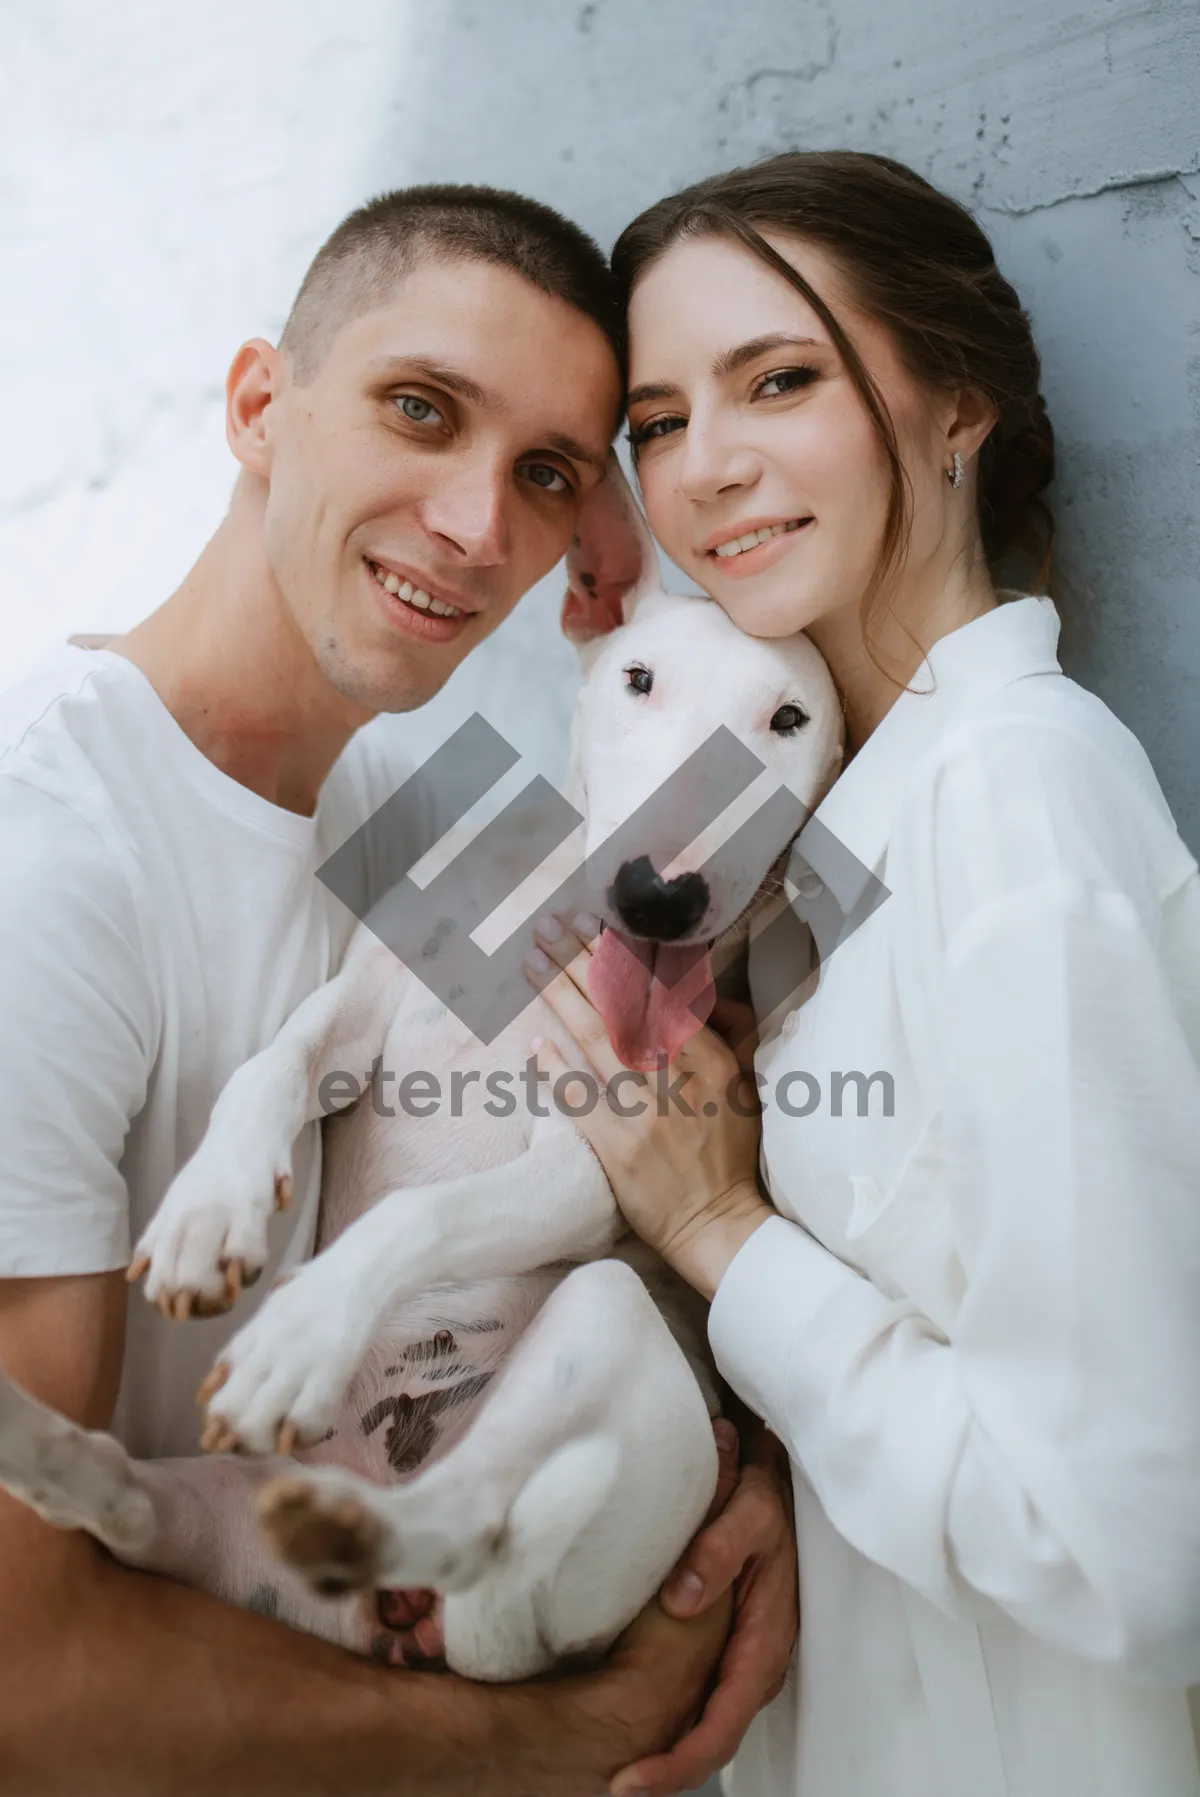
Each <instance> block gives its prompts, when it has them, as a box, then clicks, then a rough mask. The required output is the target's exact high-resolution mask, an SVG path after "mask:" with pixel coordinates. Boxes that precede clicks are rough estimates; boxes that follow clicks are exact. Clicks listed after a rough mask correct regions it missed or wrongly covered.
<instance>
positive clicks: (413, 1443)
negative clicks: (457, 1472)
mask: <svg viewBox="0 0 1200 1797" xmlns="http://www.w3.org/2000/svg"><path fill="white" fill-rule="evenodd" d="M491 1379H492V1375H491V1374H490V1373H477V1374H475V1375H474V1376H473V1377H472V1378H469V1379H464V1380H462V1382H461V1383H460V1384H458V1385H455V1386H451V1387H450V1388H449V1389H448V1390H446V1391H428V1392H425V1393H424V1394H423V1395H422V1396H421V1397H419V1398H413V1397H410V1396H409V1395H408V1393H407V1392H403V1393H401V1394H400V1395H399V1396H398V1397H393V1398H381V1399H380V1401H379V1402H378V1403H377V1404H372V1406H371V1408H370V1409H369V1410H368V1411H365V1412H364V1414H363V1416H362V1419H361V1421H362V1432H363V1434H364V1435H374V1433H375V1431H376V1429H378V1427H379V1425H380V1423H382V1422H383V1421H384V1420H385V1418H387V1417H391V1419H392V1420H391V1426H390V1427H389V1429H388V1432H387V1435H386V1437H385V1438H384V1444H383V1445H384V1452H385V1453H386V1455H387V1460H388V1465H389V1466H390V1467H391V1469H392V1471H393V1472H395V1473H411V1472H415V1471H416V1470H417V1468H418V1467H419V1466H420V1465H421V1464H422V1462H423V1461H425V1460H427V1459H428V1458H429V1455H430V1454H431V1453H432V1452H433V1449H434V1447H435V1446H436V1445H437V1438H438V1435H439V1434H440V1432H441V1430H440V1422H441V1418H442V1417H444V1416H445V1415H446V1414H447V1412H449V1411H452V1410H457V1409H460V1408H461V1406H462V1405H463V1404H469V1403H470V1401H471V1399H472V1398H475V1397H478V1396H479V1393H480V1392H481V1391H483V1390H484V1389H485V1388H486V1387H487V1386H488V1385H490V1384H491Z"/></svg>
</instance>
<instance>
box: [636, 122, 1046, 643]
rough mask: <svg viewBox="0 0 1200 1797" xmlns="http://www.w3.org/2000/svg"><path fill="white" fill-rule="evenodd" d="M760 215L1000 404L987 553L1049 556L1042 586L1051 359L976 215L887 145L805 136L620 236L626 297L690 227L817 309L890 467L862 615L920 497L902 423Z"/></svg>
mask: <svg viewBox="0 0 1200 1797" xmlns="http://www.w3.org/2000/svg"><path fill="white" fill-rule="evenodd" d="M764 228H766V229H769V230H773V231H779V232H786V233H788V234H789V235H790V236H795V237H799V238H802V239H804V241H806V242H808V243H812V244H816V245H817V246H818V247H819V248H821V249H823V250H825V251H827V252H828V253H829V254H830V255H831V256H832V257H833V258H834V259H835V260H836V261H837V263H838V264H839V266H840V267H841V268H842V270H844V272H845V275H846V277H847V279H848V281H849V284H850V288H851V290H852V292H853V295H854V298H855V300H856V302H857V304H858V305H859V306H860V307H861V309H862V310H863V311H864V312H866V313H867V314H868V315H869V316H871V317H872V318H875V319H877V320H878V321H879V322H880V323H881V324H883V325H885V326H886V327H887V328H888V330H890V332H891V334H892V338H893V340H894V342H895V344H896V347H897V349H898V351H899V354H900V357H901V360H902V362H903V364H904V366H905V367H906V369H907V370H908V372H909V374H910V375H911V376H912V377H913V379H914V380H915V381H917V382H918V383H919V384H920V385H922V386H926V387H929V388H935V389H939V388H940V389H943V390H945V389H952V388H959V387H969V388H972V389H974V390H975V391H976V392H978V393H981V394H983V395H985V396H986V398H988V399H989V400H990V401H991V402H992V404H993V406H994V407H995V409H996V423H995V425H994V427H993V429H992V431H991V433H990V435H989V436H988V438H987V440H986V442H985V443H984V445H983V448H982V449H981V451H980V454H979V478H978V492H979V526H980V533H981V536H982V539H983V546H984V551H985V554H986V555H987V558H988V563H989V565H990V566H991V567H992V568H993V570H995V568H996V566H997V564H998V563H999V562H1000V561H1001V559H1002V558H1006V557H1007V556H1009V554H1010V552H1012V551H1014V550H1019V551H1022V552H1024V553H1025V554H1027V555H1040V567H1039V571H1038V575H1037V580H1036V583H1035V590H1037V591H1045V590H1046V582H1047V581H1048V577H1049V572H1050V547H1051V541H1052V538H1053V534H1054V524H1053V519H1052V517H1051V515H1050V512H1049V509H1048V508H1047V506H1046V504H1045V502H1044V501H1043V499H1042V493H1043V491H1044V489H1045V488H1046V487H1047V486H1048V485H1049V483H1050V481H1051V480H1052V479H1053V476H1054V434H1053V432H1052V430H1051V428H1050V420H1049V419H1048V417H1047V416H1046V406H1045V402H1044V400H1043V398H1042V394H1041V361H1040V358H1039V356H1038V352H1037V349H1036V347H1035V346H1034V341H1033V335H1032V332H1031V330H1030V326H1029V319H1028V317H1027V316H1026V314H1025V312H1024V311H1023V310H1022V309H1021V303H1020V301H1019V300H1018V298H1017V296H1016V294H1015V293H1014V291H1013V289H1012V287H1011V286H1010V285H1009V283H1008V282H1007V281H1006V280H1005V279H1004V277H1003V275H1002V274H1001V273H1000V271H999V269H998V268H997V267H996V258H995V255H994V254H993V251H992V246H991V244H990V243H989V241H988V239H987V237H986V235H985V234H984V232H983V231H982V230H981V229H980V227H979V226H978V225H977V224H976V222H975V220H974V219H973V218H972V217H971V215H970V213H969V212H967V211H966V209H965V208H964V207H962V206H960V205H958V204H957V202H956V201H954V200H952V199H950V198H949V197H948V196H947V195H946V194H943V193H939V192H938V190H937V189H936V188H935V187H931V186H930V185H929V183H928V182H927V181H923V180H922V179H921V177H920V176H919V175H916V174H914V173H913V171H912V170H911V169H910V168H906V167H905V166H904V164H903V163H900V162H893V161H891V160H890V158H888V157H886V156H872V155H867V154H864V153H860V152H858V151H853V150H834V151H826V150H796V151H789V152H787V153H785V154H784V155H781V156H774V157H772V158H771V159H770V160H769V161H767V162H760V163H756V164H755V165H754V166H752V167H750V168H740V169H732V170H731V171H730V172H729V173H728V174H724V175H714V176H712V177H710V178H709V179H708V180H705V181H698V182H696V183H695V185H694V186H692V187H688V188H685V189H684V190H683V192H682V193H677V194H672V195H671V196H670V197H669V198H667V199H665V200H659V201H658V202H657V204H656V205H654V206H651V207H650V208H649V209H648V210H647V211H645V212H643V213H642V214H641V215H640V217H638V218H635V219H634V221H633V223H632V224H630V225H628V226H627V227H626V228H625V230H624V231H622V233H621V235H620V237H619V238H618V239H617V243H616V246H615V248H614V249H613V254H612V265H613V271H614V273H615V274H616V277H617V282H618V285H619V287H620V289H621V292H622V295H623V297H624V299H625V301H626V303H628V300H629V297H630V295H631V293H632V291H633V288H634V286H635V285H636V284H637V281H638V280H639V278H640V277H641V276H642V275H643V274H644V273H645V272H646V270H647V269H648V268H649V267H650V265H651V264H652V263H653V262H655V261H656V260H657V259H658V257H659V256H660V255H662V254H663V252H664V251H665V250H667V249H669V248H670V246H671V245H672V244H674V243H676V242H678V241H679V240H680V239H681V238H686V237H692V236H704V235H725V236H730V237H735V238H737V239H738V240H739V241H740V242H742V243H744V244H745V245H746V247H747V249H749V250H751V251H752V252H753V253H754V254H755V255H756V256H758V257H760V258H761V259H762V260H763V261H764V262H766V263H767V264H768V265H769V266H770V267H772V268H773V269H775V270H776V272H777V273H778V274H780V275H781V276H782V277H783V278H784V279H785V280H786V281H788V282H790V284H791V285H792V286H793V287H794V288H796V289H797V290H798V291H799V292H800V293H802V294H803V295H804V298H805V299H806V300H807V301H808V303H809V305H810V306H811V307H812V308H813V310H814V311H815V312H816V314H817V316H818V317H819V318H820V319H821V322H822V323H823V324H824V326H825V328H826V330H828V332H829V334H830V336H831V338H832V339H833V342H834V345H835V347H836V348H837V350H838V352H839V354H840V355H841V357H842V359H843V362H844V363H845V366H846V370H847V372H848V374H849V375H850V378H851V379H852V380H853V382H854V385H855V387H856V388H857V389H858V392H859V394H860V396H861V398H862V401H863V404H864V405H865V406H866V409H867V411H868V413H869V415H870V417H871V420H872V422H873V424H874V426H875V429H876V432H877V433H878V436H879V440H880V443H881V445H882V447H883V450H884V453H885V455H886V457H887V460H888V463H889V465H890V468H891V477H892V484H891V494H890V498H889V503H888V515H887V521H886V524H885V526H884V533H883V540H882V542H881V545H880V556H879V563H878V566H877V568H876V571H875V577H874V579H873V581H872V583H871V588H870V591H869V592H868V594H867V595H866V598H865V600H864V627H865V626H866V624H867V612H868V610H869V608H870V606H871V604H872V602H873V601H874V600H875V598H876V597H877V595H878V594H879V593H880V592H881V591H882V589H883V587H884V585H885V583H886V581H887V579H888V576H889V574H890V573H891V572H892V571H893V570H894V569H895V568H896V566H897V564H898V563H899V561H900V559H901V557H902V555H903V553H904V550H905V547H906V545H907V541H908V532H909V526H910V521H911V502H910V496H909V492H908V487H907V483H906V480H905V475H904V469H903V466H902V463H901V460H900V454H899V450H898V448H897V443H896V433H895V429H894V427H893V424H892V420H891V418H890V416H889V415H888V411H887V407H886V406H885V404H884V402H883V399H882V397H881V396H880V394H879V392H878V390H877V389H876V387H875V384H874V382H873V381H872V380H871V377H870V375H869V374H868V373H867V371H866V369H865V368H864V366H863V363H862V360H861V358H860V356H859V355H858V353H857V351H856V350H855V348H854V345H853V343H852V342H851V341H850V339H849V337H848V336H847V334H846V331H845V330H844V328H843V327H842V325H841V324H840V323H839V321H838V319H837V317H836V315H835V314H834V312H833V311H832V310H831V308H830V307H829V306H828V304H827V303H826V302H825V300H824V299H822V297H821V295H820V294H819V293H817V292H816V291H815V290H814V289H813V287H812V286H811V284H810V283H809V282H808V281H806V280H805V279H804V277H803V275H801V274H800V273H799V272H798V271H797V270H796V269H795V268H793V267H792V265H791V263H789V262H787V261H786V260H785V259H784V258H783V257H782V256H780V255H779V254H777V252H776V251H775V250H774V249H773V248H772V246H771V245H770V244H769V243H768V242H767V241H766V239H765V238H764V237H763V236H762V235H761V231H762V230H763V229H764ZM1039 527H1040V528H1039ZM1039 539H1040V540H1039Z"/></svg>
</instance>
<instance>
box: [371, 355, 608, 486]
mask: <svg viewBox="0 0 1200 1797" xmlns="http://www.w3.org/2000/svg"><path fill="white" fill-rule="evenodd" d="M373 366H374V367H375V368H377V369H378V370H379V372H380V373H381V374H382V373H386V372H387V371H388V370H393V371H394V372H395V373H396V374H397V375H400V374H403V373H405V372H411V371H414V370H415V371H416V372H417V373H418V374H423V375H425V376H427V377H428V379H429V380H431V381H436V382H437V383H438V385H439V386H441V387H445V388H446V389H447V390H448V391H449V392H451V393H457V394H459V395H460V396H461V397H462V398H463V399H469V400H470V401H471V403H472V404H473V405H477V406H480V407H481V408H482V409H483V410H484V411H487V412H498V411H499V410H500V409H501V406H502V404H503V401H502V400H501V398H500V396H499V394H497V393H489V392H488V390H487V388H486V387H481V386H480V385H479V382H478V381H473V380H472V379H471V378H470V376H469V375H466V374H461V373H460V372H459V370H458V369H457V368H447V367H446V365H445V363H444V362H435V361H434V360H433V358H432V357H431V356H378V357H376V359H375V362H374V363H373ZM545 443H546V448H547V449H556V450H557V451H558V452H559V454H560V455H565V456H570V457H571V458H572V460H574V461H576V462H583V463H584V464H585V466H586V467H589V468H596V469H598V470H599V472H600V473H601V474H603V473H604V472H605V470H606V469H607V467H608V452H607V450H605V451H602V452H601V453H599V454H597V452H596V451H595V450H594V449H588V448H586V447H585V445H584V444H582V443H581V442H580V441H579V440H578V438H577V437H569V436H567V435H566V434H565V433H564V432H562V431H550V432H549V433H548V434H547V436H546V439H545Z"/></svg>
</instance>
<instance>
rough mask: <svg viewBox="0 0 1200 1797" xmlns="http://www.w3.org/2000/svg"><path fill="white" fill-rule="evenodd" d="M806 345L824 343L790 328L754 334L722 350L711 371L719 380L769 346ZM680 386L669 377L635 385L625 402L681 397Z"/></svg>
mask: <svg viewBox="0 0 1200 1797" xmlns="http://www.w3.org/2000/svg"><path fill="white" fill-rule="evenodd" d="M801 345H806V346H807V347H808V348H810V349H821V348H823V347H824V345H822V344H821V343H820V341H819V340H818V339H817V338H816V337H794V336H792V335H791V333H790V332H788V331H770V332H768V333H767V335H766V336H764V337H751V338H750V340H749V341H748V342H746V343H739V344H738V345H737V347H736V348H734V349H726V350H722V352H721V354H720V355H719V356H716V357H714V359H713V365H712V371H713V374H714V376H715V377H716V379H717V380H720V379H721V378H722V376H724V375H727V374H736V373H737V371H738V369H739V368H744V367H745V366H746V364H747V362H755V361H757V360H758V358H759V356H762V355H765V354H766V352H767V351H768V350H769V349H788V348H793V349H794V348H797V347H799V346H801ZM679 397H680V389H679V388H678V387H673V386H672V385H671V384H670V383H669V382H668V381H648V382H646V384H645V385H644V386H641V387H634V388H632V390H631V391H630V394H629V397H628V399H627V400H626V402H625V403H626V405H628V406H636V405H640V404H644V402H645V401H646V400H650V399H678V398H679Z"/></svg>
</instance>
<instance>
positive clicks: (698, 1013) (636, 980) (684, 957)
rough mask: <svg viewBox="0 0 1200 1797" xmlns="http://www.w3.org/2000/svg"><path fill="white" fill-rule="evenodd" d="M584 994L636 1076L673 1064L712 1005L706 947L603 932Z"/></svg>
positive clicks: (712, 989)
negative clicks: (602, 1020) (586, 991)
mask: <svg viewBox="0 0 1200 1797" xmlns="http://www.w3.org/2000/svg"><path fill="white" fill-rule="evenodd" d="M588 996H589V997H590V998H591V1001H592V1003H593V1004H594V1005H595V1007H596V1009H597V1010H598V1011H599V1012H600V1015H601V1016H602V1017H603V1018H604V1021H605V1023H606V1024H607V1026H608V1037H609V1041H610V1042H611V1043H612V1045H613V1052H614V1053H615V1054H616V1055H617V1057H618V1058H619V1059H620V1060H621V1061H623V1062H624V1064H625V1066H626V1067H632V1068H634V1069H635V1070H636V1071H637V1072H639V1073H648V1072H650V1071H651V1069H652V1068H655V1067H657V1066H659V1065H661V1064H662V1062H663V1061H664V1059H665V1060H667V1061H673V1060H674V1059H675V1056H676V1055H677V1054H678V1052H679V1050H680V1049H681V1048H682V1047H683V1045H684V1043H685V1042H688V1041H690V1039H691V1038H692V1037H693V1036H694V1035H695V1034H696V1032H697V1030H700V1029H702V1028H703V1027H704V1023H705V1021H706V1019H707V1017H708V1015H709V1012H710V1011H711V1010H712V1008H713V1005H714V1004H715V1003H716V996H717V995H716V989H715V987H714V986H713V977H712V965H711V963H710V961H709V956H708V948H707V945H706V944H704V943H700V942H689V943H685V944H683V945H682V946H680V947H673V946H671V945H670V944H668V943H665V942H644V941H642V940H640V939H639V938H637V937H630V936H623V935H622V934H621V933H620V931H619V930H610V929H605V930H604V931H603V932H602V934H601V936H600V940H599V942H598V943H597V944H596V949H595V953H594V954H593V956H592V964H591V967H590V969H589V971H588Z"/></svg>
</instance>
